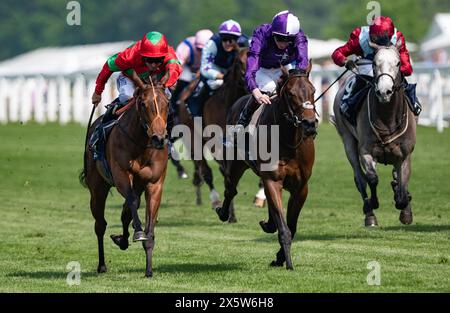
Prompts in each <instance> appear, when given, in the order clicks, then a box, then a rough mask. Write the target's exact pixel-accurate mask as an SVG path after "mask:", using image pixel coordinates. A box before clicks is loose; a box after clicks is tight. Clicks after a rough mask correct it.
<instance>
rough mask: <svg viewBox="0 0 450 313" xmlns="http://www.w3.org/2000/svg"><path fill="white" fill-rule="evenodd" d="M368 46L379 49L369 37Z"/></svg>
mask: <svg viewBox="0 0 450 313" xmlns="http://www.w3.org/2000/svg"><path fill="white" fill-rule="evenodd" d="M369 47H371V48H372V49H374V50H379V49H380V46H379V45H377V44H376V43H374V42H373V41H372V40H370V39H369Z"/></svg>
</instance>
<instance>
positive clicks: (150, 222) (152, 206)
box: [142, 175, 165, 278]
mask: <svg viewBox="0 0 450 313" xmlns="http://www.w3.org/2000/svg"><path fill="white" fill-rule="evenodd" d="M164 176H165V175H163V176H162V177H161V178H160V180H159V181H158V182H157V183H155V184H148V186H147V188H146V190H145V199H146V209H147V211H146V216H147V219H146V225H145V234H146V236H147V238H148V240H147V241H144V242H142V246H143V247H144V250H145V256H146V267H145V276H146V277H148V278H150V277H152V276H153V268H152V256H153V248H154V247H155V225H156V220H157V218H158V209H159V206H160V204H161V197H162V186H163V183H164Z"/></svg>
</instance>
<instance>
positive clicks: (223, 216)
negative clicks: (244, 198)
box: [216, 207, 230, 222]
mask: <svg viewBox="0 0 450 313" xmlns="http://www.w3.org/2000/svg"><path fill="white" fill-rule="evenodd" d="M223 211H224V210H223V208H222V207H217V208H216V213H217V215H219V219H220V220H221V221H222V222H226V221H228V218H229V215H230V213H229V212H225V213H224V212H223Z"/></svg>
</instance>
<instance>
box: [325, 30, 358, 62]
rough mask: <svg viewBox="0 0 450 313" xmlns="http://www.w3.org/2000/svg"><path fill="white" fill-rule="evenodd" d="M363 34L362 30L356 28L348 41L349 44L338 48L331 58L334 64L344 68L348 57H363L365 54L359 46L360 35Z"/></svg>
mask: <svg viewBox="0 0 450 313" xmlns="http://www.w3.org/2000/svg"><path fill="white" fill-rule="evenodd" d="M360 33H361V28H359V27H358V28H355V29H354V30H353V31H352V33H351V34H350V38H349V39H348V41H347V43H346V44H345V45H343V46H342V47H339V48H337V49H336V50H335V51H334V52H333V54H332V55H331V58H332V59H333V61H334V63H335V64H336V65H338V66H344V65H345V63H346V61H347V57H348V56H350V55H352V54H356V55H362V54H363V52H362V50H361V47H360V45H359V34H360Z"/></svg>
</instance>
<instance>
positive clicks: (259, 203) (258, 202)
mask: <svg viewBox="0 0 450 313" xmlns="http://www.w3.org/2000/svg"><path fill="white" fill-rule="evenodd" d="M253 204H254V206H255V207H257V208H263V207H264V206H265V205H266V200H264V199H261V198H258V197H255V199H254V200H253Z"/></svg>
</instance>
